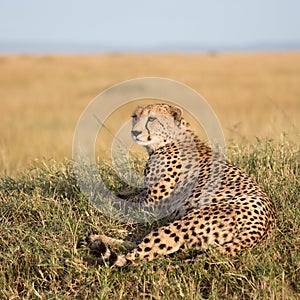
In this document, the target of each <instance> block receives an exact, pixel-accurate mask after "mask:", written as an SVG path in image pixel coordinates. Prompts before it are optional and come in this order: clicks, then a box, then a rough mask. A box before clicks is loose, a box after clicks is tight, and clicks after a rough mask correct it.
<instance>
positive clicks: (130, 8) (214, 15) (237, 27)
mask: <svg viewBox="0 0 300 300" xmlns="http://www.w3.org/2000/svg"><path fill="white" fill-rule="evenodd" d="M7 42H10V43H19V44H26V43H32V42H35V43H46V44H48V45H49V44H55V45H57V47H59V44H77V45H92V44H93V45H102V46H106V47H108V48H109V49H111V50H114V51H118V50H122V49H123V48H128V49H133V50H134V49H137V50H138V49H152V48H159V47H163V46H170V47H171V48H172V47H174V48H176V47H177V46H181V47H186V46H195V45H196V46H197V45H205V46H216V47H218V46H225V47H232V46H234V47H244V46H247V45H253V44H262V43H273V44H285V43H296V44H298V45H300V1H299V0H251V1H242V0H240V1H238V0H223V1H222V0H209V1H202V0H187V1H176V0H173V1H170V0H152V1H143V0H127V1H122V0H118V1H117V0H109V1H108V0H107V1H101V0H88V1H83V0H81V1H79V0H73V1H71V0H52V1H50V0H49V1H41V0H24V1H22V0H21V1H20V0H0V45H1V44H2V45H3V43H7ZM58 50H59V49H58ZM174 50H176V49H174ZM0 51H1V49H0Z"/></svg>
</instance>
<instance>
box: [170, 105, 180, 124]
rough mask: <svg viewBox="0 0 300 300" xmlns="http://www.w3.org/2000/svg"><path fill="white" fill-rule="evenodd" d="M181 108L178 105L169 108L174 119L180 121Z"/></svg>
mask: <svg viewBox="0 0 300 300" xmlns="http://www.w3.org/2000/svg"><path fill="white" fill-rule="evenodd" d="M182 113H183V112H182V109H181V108H180V107H178V106H172V108H171V114H172V116H173V117H174V120H175V121H180V120H181V116H182Z"/></svg>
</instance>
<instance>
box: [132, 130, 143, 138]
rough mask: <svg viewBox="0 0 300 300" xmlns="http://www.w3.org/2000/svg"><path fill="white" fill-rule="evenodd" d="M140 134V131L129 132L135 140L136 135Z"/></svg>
mask: <svg viewBox="0 0 300 300" xmlns="http://www.w3.org/2000/svg"><path fill="white" fill-rule="evenodd" d="M141 133H142V132H141V131H138V130H132V131H131V134H132V136H133V137H135V138H136V137H137V136H138V135H140V134H141Z"/></svg>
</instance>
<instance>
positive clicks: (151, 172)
mask: <svg viewBox="0 0 300 300" xmlns="http://www.w3.org/2000/svg"><path fill="white" fill-rule="evenodd" d="M132 126H133V127H132V138H133V140H134V141H135V142H136V143H138V144H140V145H142V146H144V147H146V149H147V151H148V154H149V159H148V161H147V165H146V167H145V184H146V187H147V188H146V190H144V191H143V192H141V193H140V194H139V195H138V196H136V195H132V196H128V197H127V199H126V200H127V201H132V202H143V203H145V204H146V205H148V206H151V205H155V204H157V203H158V201H160V203H166V204H167V203H168V201H172V197H173V195H175V194H176V195H177V197H173V199H175V198H176V199H177V200H178V195H185V196H183V198H182V203H180V205H179V207H177V208H176V209H175V211H173V212H172V214H171V215H170V222H169V224H168V225H165V226H162V227H160V228H158V229H156V230H154V231H152V232H150V233H149V234H148V235H146V236H145V237H144V238H143V240H142V241H141V242H140V243H139V244H137V245H135V244H134V243H130V242H125V241H121V240H116V239H113V238H109V237H106V236H101V235H92V236H90V237H89V238H88V243H89V246H90V248H91V249H92V250H93V253H95V254H97V255H98V257H97V258H86V259H85V260H86V261H89V262H90V261H94V262H96V263H98V264H101V263H103V262H104V261H107V262H109V264H111V265H117V266H123V265H125V264H127V263H133V264H137V263H139V262H140V261H142V260H144V261H151V260H153V259H154V258H156V257H159V256H162V255H167V254H171V253H173V252H176V251H178V250H180V249H181V250H185V249H192V248H194V249H205V248H207V247H208V246H212V247H215V248H216V249H217V250H218V251H219V252H221V253H225V254H228V255H236V254H237V253H239V252H240V251H242V250H244V249H247V248H252V247H253V246H255V245H256V244H257V243H258V242H260V241H261V240H263V239H264V238H265V237H266V236H267V235H268V233H269V232H270V231H271V230H272V228H273V226H274V223H275V211H274V207H273V204H272V202H271V201H270V200H269V198H268V197H267V195H266V194H265V192H264V191H263V190H262V189H261V187H260V186H258V185H257V184H256V183H255V182H254V181H253V180H252V179H251V178H250V177H249V176H248V175H247V174H245V173H244V172H243V171H241V170H240V169H239V168H237V167H235V166H233V165H231V164H230V163H229V162H228V161H227V160H226V159H224V158H223V157H222V155H220V154H217V153H214V152H213V151H212V150H211V149H210V148H209V147H208V146H207V145H206V144H204V143H203V142H201V141H200V139H199V138H198V137H197V136H196V134H195V133H194V132H193V130H192V129H191V127H190V125H189V124H188V123H187V122H186V121H185V120H184V119H183V118H182V111H181V109H180V108H178V107H174V106H170V105H167V104H154V105H147V106H139V107H137V109H136V110H135V112H134V114H133V125H132ZM178 186H179V188H178ZM184 187H188V188H187V190H186V191H189V193H188V196H186V192H184V193H181V194H180V189H182V188H183V189H184ZM172 193H173V195H172ZM177 200H176V201H177ZM107 245H124V246H126V247H127V248H128V249H130V248H131V250H130V251H129V252H128V253H127V254H125V255H117V254H116V253H115V252H114V251H112V250H110V249H109V248H108V247H107Z"/></svg>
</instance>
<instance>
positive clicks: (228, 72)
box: [0, 53, 300, 174]
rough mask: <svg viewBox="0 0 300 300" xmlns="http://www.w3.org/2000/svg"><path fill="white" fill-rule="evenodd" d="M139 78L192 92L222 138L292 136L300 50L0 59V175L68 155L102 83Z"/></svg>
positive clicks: (298, 114)
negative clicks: (208, 108) (171, 82)
mask: <svg viewBox="0 0 300 300" xmlns="http://www.w3.org/2000/svg"><path fill="white" fill-rule="evenodd" d="M143 76H161V77H168V78H172V79H175V80H178V81H180V82H183V83H185V84H187V85H189V86H191V87H192V88H194V89H196V90H197V91H198V92H199V93H200V94H202V95H203V96H204V97H205V98H206V100H207V101H208V102H209V103H210V105H211V106H212V108H213V109H214V111H215V112H216V114H217V116H218V117H219V119H220V121H221V124H222V126H223V130H224V133H225V136H226V138H227V140H229V139H233V140H235V141H237V142H239V143H243V144H248V143H250V142H252V141H253V140H254V139H255V137H256V136H258V137H266V136H267V137H270V138H274V139H280V138H281V136H282V134H283V133H287V134H288V136H289V137H290V139H294V140H295V139H299V125H298V120H299V119H300V100H299V99H300V84H299V82H300V53H283V54H279V53H273V54H203V55H183V54H182V55H181V54H172V55H170V54H168V55H167V54H165V55H163V54H161V55H150V54H149V55H148V54H147V55H146V54H145V55H129V54H108V55H95V56H92V55H90V56H28V55H26V56H25V55H23V56H1V57H0V86H1V89H0V99H1V100H0V170H1V173H2V174H16V173H17V172H18V171H19V170H21V169H24V168H25V167H27V166H28V164H31V162H32V160H33V159H35V158H42V157H46V158H49V157H54V158H56V159H62V158H63V157H67V158H70V157H71V147H72V138H73V133H74V129H75V126H76V122H77V120H78V118H79V116H80V114H81V113H82V111H83V110H84V108H85V107H86V105H87V104H88V103H89V102H90V101H91V100H92V99H93V98H94V97H95V96H96V95H97V94H98V93H99V92H101V91H102V90H103V89H104V88H106V87H109V86H111V85H113V84H115V83H118V82H120V81H123V80H127V79H131V78H136V77H143ZM130 113H131V112H129V111H128V112H127V113H124V116H123V117H124V118H127V117H128V116H129V115H130ZM125 115H126V116H125Z"/></svg>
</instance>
